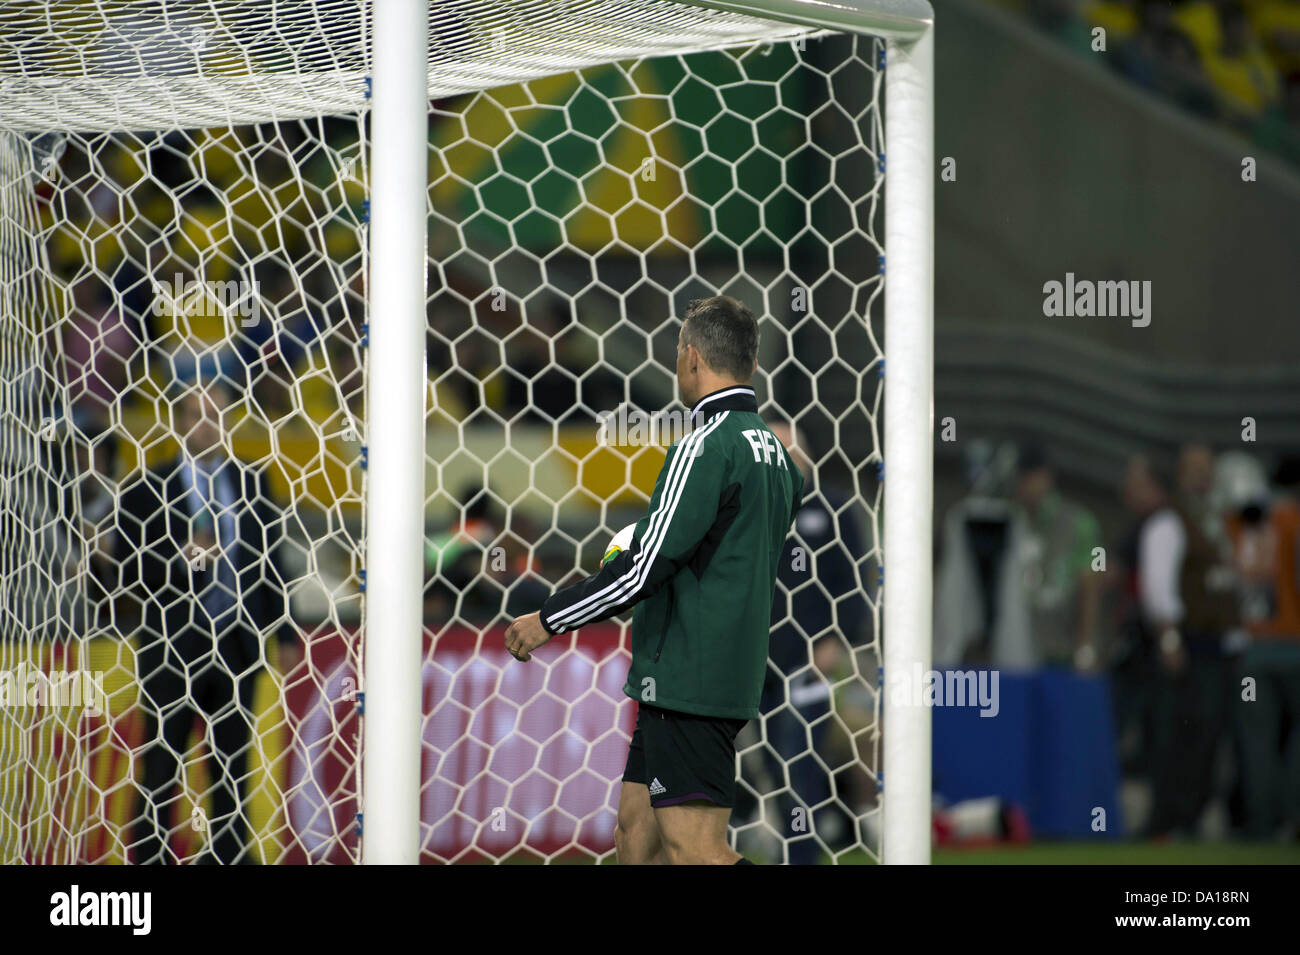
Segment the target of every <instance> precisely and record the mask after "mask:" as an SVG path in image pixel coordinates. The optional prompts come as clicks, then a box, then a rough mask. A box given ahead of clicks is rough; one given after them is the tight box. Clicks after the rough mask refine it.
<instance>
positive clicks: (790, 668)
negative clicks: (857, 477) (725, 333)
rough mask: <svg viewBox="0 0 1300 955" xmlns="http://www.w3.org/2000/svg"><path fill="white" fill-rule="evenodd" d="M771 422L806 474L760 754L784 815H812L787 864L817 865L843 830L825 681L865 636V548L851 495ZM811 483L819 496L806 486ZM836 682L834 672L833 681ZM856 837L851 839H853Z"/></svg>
mask: <svg viewBox="0 0 1300 955" xmlns="http://www.w3.org/2000/svg"><path fill="white" fill-rule="evenodd" d="M769 427H770V428H771V430H772V433H773V434H774V435H776V437H777V439H778V440H779V441H780V442H781V443H782V444H783V445H785V447H786V448H787V449H788V450H789V452H790V457H791V458H792V459H793V461H794V463H795V465H796V466H797V467H798V468H799V470H800V471H801V472H803V474H804V487H805V493H804V504H803V507H802V508H801V509H800V511H799V513H798V514H797V515H796V517H795V524H794V529H793V531H792V532H791V534H790V536H789V537H788V538H787V539H786V544H785V549H784V551H783V553H782V554H781V560H780V563H779V565H778V568H777V580H778V581H779V582H780V585H779V586H778V587H777V589H776V592H775V594H774V596H773V601H772V636H771V648H770V651H769V656H768V667H767V679H766V681H765V683H764V687H763V696H762V701H761V704H760V710H761V712H762V713H763V714H764V719H763V725H764V735H765V737H766V740H767V744H768V745H767V746H766V747H765V748H764V750H763V755H764V758H765V761H766V763H767V769H768V772H769V774H770V775H771V776H772V777H773V778H774V779H775V780H776V781H777V783H778V786H780V787H781V788H783V789H784V788H785V786H784V784H785V780H786V778H787V776H786V774H787V772H788V774H789V777H788V778H789V788H788V790H786V791H785V792H784V793H783V794H782V799H781V800H780V813H781V818H782V819H783V820H786V821H787V823H788V821H789V820H790V819H791V818H792V814H793V810H794V809H795V808H797V807H802V808H803V809H804V810H806V811H807V813H808V820H809V825H808V829H807V832H808V834H807V835H804V836H800V835H799V833H798V832H794V833H787V835H788V836H790V837H791V841H790V842H789V847H790V864H791V865H814V864H816V863H817V862H818V860H819V858H820V856H821V853H822V848H821V846H820V845H819V844H818V842H817V841H816V840H815V839H814V838H813V834H814V833H816V834H817V835H819V836H820V838H821V840H822V841H823V842H833V835H834V833H835V832H836V831H841V832H842V831H843V829H844V823H845V818H844V813H843V810H842V809H840V807H838V806H836V805H834V804H832V802H831V798H832V794H833V793H834V792H835V788H834V787H833V785H832V775H833V770H834V767H835V765H836V764H837V762H842V760H837V759H835V758H833V757H831V756H830V755H829V754H828V753H827V750H826V743H827V736H828V734H829V732H830V729H831V716H830V713H831V685H830V683H829V682H827V680H828V677H832V675H833V674H835V673H837V672H839V671H842V670H843V669H845V668H846V667H848V668H850V669H851V661H850V659H849V653H850V651H851V649H852V648H853V647H856V646H859V645H860V644H861V643H862V642H863V639H864V638H865V637H866V636H867V633H866V630H867V623H868V617H867V603H866V600H865V599H864V598H863V596H862V593H861V591H860V590H859V588H858V575H857V569H856V564H857V561H858V560H859V559H861V557H862V556H863V554H864V550H863V546H862V535H861V533H860V532H859V530H858V526H857V522H856V521H855V520H854V519H853V515H852V513H850V511H849V510H848V508H849V507H850V503H851V499H850V495H847V494H845V493H843V492H842V491H840V490H839V489H838V488H833V487H830V486H828V485H827V484H825V483H823V482H818V481H817V480H816V473H817V469H816V466H815V465H814V464H813V462H812V460H811V459H810V458H809V457H808V455H807V454H806V453H805V450H804V449H805V448H807V447H808V445H807V443H806V442H807V439H806V438H805V437H804V436H803V435H802V433H800V432H799V431H798V430H796V429H793V428H791V426H790V425H788V424H784V423H780V422H775V423H771V424H770V425H769ZM813 488H816V492H814V491H813V490H812V489H813ZM832 678H833V677H832ZM851 839H852V836H850V841H851Z"/></svg>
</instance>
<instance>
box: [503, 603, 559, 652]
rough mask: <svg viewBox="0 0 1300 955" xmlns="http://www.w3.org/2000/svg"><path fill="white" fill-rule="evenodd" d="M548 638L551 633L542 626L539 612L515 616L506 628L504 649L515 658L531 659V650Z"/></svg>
mask: <svg viewBox="0 0 1300 955" xmlns="http://www.w3.org/2000/svg"><path fill="white" fill-rule="evenodd" d="M549 639H551V635H550V634H549V633H547V632H546V628H545V627H543V626H542V615H541V613H540V612H538V613H530V614H527V615H525V616H523V617H516V618H515V622H514V623H512V624H511V625H510V626H509V627H507V628H506V649H507V650H509V651H510V655H511V656H512V657H514V658H515V659H516V660H523V661H524V662H527V661H529V660H531V659H532V658H533V651H534V650H536V649H537V648H538V647H540V646H541V645H542V644H543V643H545V642H546V641H547V640H549Z"/></svg>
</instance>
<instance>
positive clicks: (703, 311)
mask: <svg viewBox="0 0 1300 955" xmlns="http://www.w3.org/2000/svg"><path fill="white" fill-rule="evenodd" d="M682 344H684V345H694V346H695V347H696V349H698V351H699V353H700V355H701V356H702V357H703V358H704V363H705V364H706V365H708V366H709V368H710V369H712V370H713V371H715V372H717V373H718V374H720V375H728V376H730V377H731V378H734V379H735V380H736V381H741V382H748V381H749V380H750V378H752V377H753V375H754V362H755V361H756V360H757V359H758V322H757V321H756V320H755V319H754V313H753V312H751V311H750V310H749V308H748V307H747V306H746V305H745V304H744V303H743V302H738V301H736V300H735V299H734V298H731V297H729V296H726V295H715V296H713V297H712V298H697V299H695V300H694V301H692V302H690V303H689V304H688V305H687V306H686V317H685V318H683V319H682Z"/></svg>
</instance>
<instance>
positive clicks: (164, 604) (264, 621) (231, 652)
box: [109, 356, 299, 864]
mask: <svg viewBox="0 0 1300 955" xmlns="http://www.w3.org/2000/svg"><path fill="white" fill-rule="evenodd" d="M208 357H210V356H208ZM215 370H216V369H215V363H214V362H208V363H204V364H202V365H201V366H200V368H199V371H200V372H201V376H199V377H197V379H196V382H197V383H196V384H194V385H189V386H186V387H185V388H184V389H183V391H181V393H180V394H178V395H177V396H176V402H175V424H174V433H175V435H176V437H177V439H178V440H179V441H180V443H181V451H180V453H179V454H177V456H176V457H175V458H174V459H172V460H170V461H166V462H164V463H163V464H162V465H160V466H159V467H157V468H154V469H151V470H149V471H146V472H144V473H143V474H142V475H141V476H140V477H139V478H138V479H136V480H135V481H133V482H132V483H131V484H130V486H128V487H126V488H124V489H123V490H122V492H121V499H120V503H119V505H118V509H117V516H116V532H117V545H116V552H115V555H114V556H115V564H116V566H117V567H118V568H120V569H121V570H120V572H121V578H120V585H121V587H122V588H123V589H124V590H125V591H126V592H127V593H128V594H129V596H130V598H131V600H130V603H131V604H133V605H134V607H135V608H138V612H139V624H140V626H139V630H138V638H137V639H138V648H137V654H136V660H137V670H138V674H139V680H140V684H141V693H140V708H141V711H142V714H143V717H144V734H143V736H144V743H143V751H142V762H143V765H144V768H143V778H142V780H141V783H140V788H139V800H138V807H139V808H138V815H137V817H136V824H135V829H134V831H133V833H132V835H133V837H134V844H135V860H136V861H137V862H141V863H163V864H166V863H169V862H174V861H177V860H176V856H175V854H174V853H173V851H172V849H171V847H170V845H169V843H170V839H171V835H172V833H173V832H174V831H175V828H176V826H177V825H183V826H189V825H191V820H184V821H180V822H177V821H175V820H173V819H172V816H173V810H174V808H175V806H176V804H177V801H178V800H179V798H180V793H181V791H182V787H183V785H184V778H183V777H184V763H185V754H186V752H187V751H188V750H189V739H190V733H191V731H192V729H193V727H194V723H195V720H196V718H202V719H204V720H205V721H206V722H207V724H208V731H207V734H206V738H207V740H208V741H209V744H210V746H211V750H212V753H211V756H212V759H211V760H210V761H209V772H210V775H211V780H212V786H211V793H212V815H211V817H210V818H209V819H208V820H207V821H206V825H204V826H203V830H204V831H205V832H206V833H207V834H208V836H209V839H208V842H207V844H206V845H205V847H204V851H203V854H202V856H201V857H200V860H199V861H200V862H206V863H217V862H220V863H226V864H230V863H235V862H250V861H253V860H252V858H251V856H252V853H253V848H252V846H251V845H250V844H249V832H248V815H247V802H248V798H249V796H248V794H247V793H245V792H242V790H243V788H244V786H245V785H246V778H245V777H246V776H247V768H248V755H249V750H250V748H251V745H252V744H251V740H252V734H253V732H254V730H255V728H256V716H255V711H254V701H253V692H254V689H255V687H256V685H257V682H258V678H259V676H260V674H261V673H262V672H263V667H264V666H265V663H266V660H267V648H266V647H265V646H264V645H263V641H264V637H265V635H267V634H268V633H275V634H276V635H277V636H278V637H279V639H280V643H281V646H280V656H279V665H280V668H281V671H282V672H288V671H289V670H290V669H292V667H293V666H294V665H295V664H296V663H297V660H298V659H299V644H298V642H297V638H296V635H295V632H294V629H293V627H292V624H291V622H290V620H289V617H288V612H287V611H288V606H287V600H288V597H287V593H288V591H287V577H286V575H285V574H284V572H283V570H282V569H281V567H280V565H279V560H278V553H277V543H276V542H278V540H279V539H280V536H281V535H282V533H283V529H282V520H281V519H280V518H279V517H277V515H275V514H274V513H272V511H271V509H270V507H269V506H268V505H267V503H266V502H267V501H268V500H269V497H268V495H267V493H266V487H265V483H266V482H265V480H264V478H263V476H262V475H261V474H260V473H259V472H256V471H254V470H252V469H251V468H247V467H245V466H244V465H243V464H242V463H241V462H239V461H237V460H235V459H234V458H232V457H230V455H229V453H228V451H227V449H228V447H229V436H228V434H227V433H226V432H225V431H224V428H225V427H227V424H226V422H225V420H224V416H225V415H226V414H227V412H228V409H229V407H230V405H231V402H232V400H233V398H234V396H233V394H232V393H231V391H230V390H229V388H228V386H227V385H226V384H225V383H224V382H223V381H222V380H221V379H219V378H217V377H216V375H215ZM114 585H115V584H114V582H110V584H109V586H110V587H113V586H114Z"/></svg>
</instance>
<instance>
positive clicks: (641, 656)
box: [541, 386, 803, 719]
mask: <svg viewBox="0 0 1300 955" xmlns="http://www.w3.org/2000/svg"><path fill="white" fill-rule="evenodd" d="M690 420H691V424H692V426H693V429H694V430H692V431H691V433H690V434H689V435H687V436H686V437H684V438H682V439H681V440H680V441H678V442H676V443H674V444H673V446H672V447H670V448H669V449H668V454H667V456H666V457H665V458H664V464H663V468H662V469H661V470H660V471H659V477H658V479H657V480H656V481H655V489H654V494H653V495H652V496H651V498H650V510H649V512H648V513H647V514H646V516H645V517H643V518H641V520H640V521H638V522H637V525H636V532H635V534H634V535H633V538H632V546H631V547H629V548H628V549H626V550H624V551H623V552H622V553H620V554H619V555H618V556H617V557H615V558H613V559H612V560H611V561H610V562H609V563H607V564H606V565H605V566H604V567H602V568H601V569H600V571H598V572H597V573H595V574H592V575H591V576H590V577H588V578H586V579H585V580H582V581H579V582H578V583H576V584H574V585H573V586H571V587H566V588H565V589H563V590H559V591H556V592H555V593H554V594H552V595H551V597H550V598H549V599H547V601H546V602H545V603H544V604H543V605H542V611H541V621H542V626H543V627H545V628H546V630H547V631H548V632H549V633H552V634H557V633H564V632H566V631H569V630H574V629H576V628H578V627H581V626H583V625H584V624H588V623H594V622H596V621H598V620H604V619H606V618H608V617H612V616H614V615H615V614H618V613H621V612H623V611H625V610H627V609H628V608H629V607H631V606H633V605H635V607H636V610H635V612H634V613H633V616H632V666H631V669H630V670H629V671H628V677H627V684H626V685H625V686H624V687H623V692H625V693H626V694H627V695H628V696H630V697H632V698H633V699H636V700H640V701H642V702H645V703H651V704H654V705H655V706H659V707H662V708H664V709H668V710H676V711H679V712H683V713H695V714H698V715H701V716H715V717H727V718H730V719H753V718H755V717H757V716H758V701H759V694H760V693H761V692H762V688H763V677H764V670H765V667H766V665H767V653H768V634H769V632H770V625H771V613H772V593H773V590H774V589H775V586H776V574H777V563H778V561H779V560H780V558H781V551H782V547H783V545H784V543H785V538H786V535H787V534H788V533H789V531H790V525H791V522H792V521H793V520H794V515H795V512H796V511H797V510H798V509H799V505H800V503H801V500H802V496H803V476H802V475H801V474H800V473H799V469H798V468H797V467H795V465H794V462H793V461H792V460H791V459H790V455H789V454H788V453H787V452H786V450H785V448H783V447H782V446H781V443H780V441H778V440H777V438H776V436H775V435H774V434H772V432H771V431H769V430H768V428H767V425H766V424H764V423H763V419H762V418H760V417H759V416H758V406H757V404H756V402H755V399H754V391H753V389H752V388H749V387H747V386H738V387H732V388H724V389H722V390H721V391H715V392H714V393H713V394H710V395H706V396H704V397H703V398H701V399H700V400H699V402H698V403H697V404H696V405H695V407H694V408H693V409H692V410H691V419H690Z"/></svg>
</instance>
